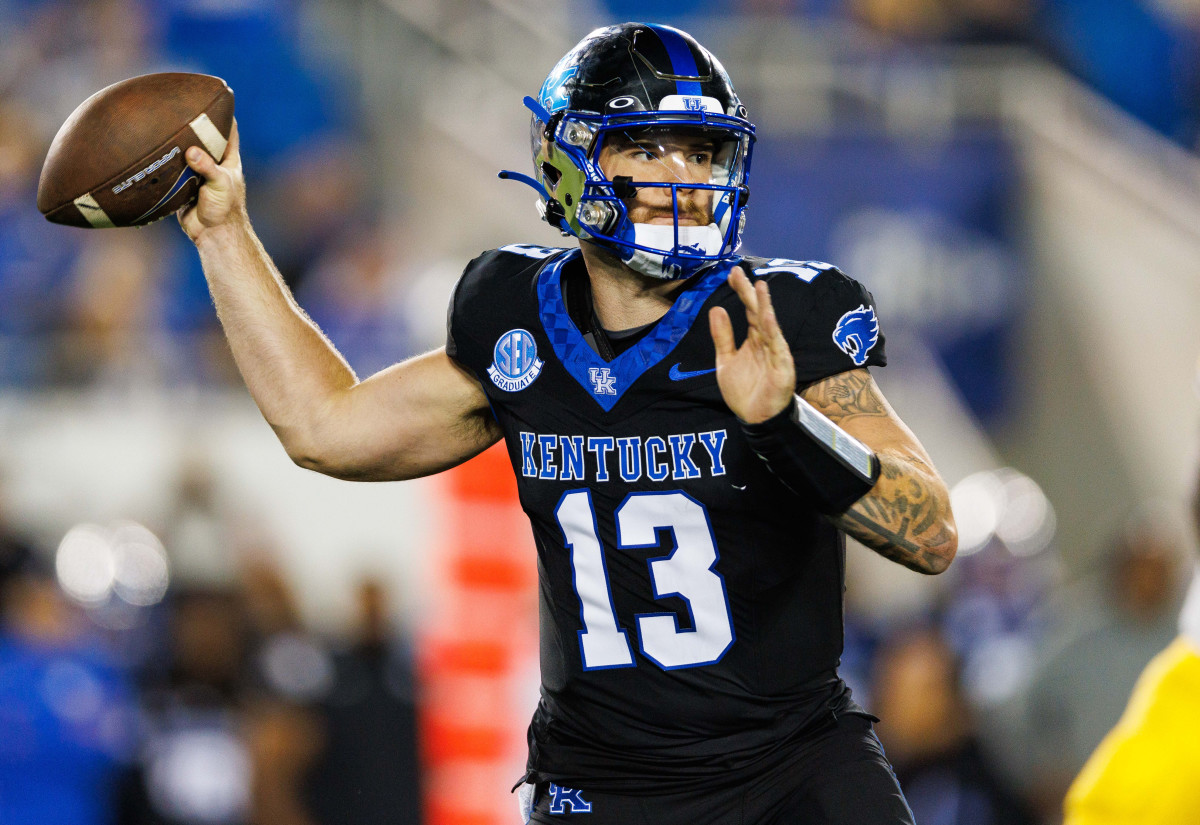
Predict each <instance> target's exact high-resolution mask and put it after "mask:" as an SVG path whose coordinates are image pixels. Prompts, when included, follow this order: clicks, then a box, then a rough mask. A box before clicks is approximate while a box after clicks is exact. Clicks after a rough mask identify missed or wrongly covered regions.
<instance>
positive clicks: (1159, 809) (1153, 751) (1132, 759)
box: [1063, 568, 1200, 825]
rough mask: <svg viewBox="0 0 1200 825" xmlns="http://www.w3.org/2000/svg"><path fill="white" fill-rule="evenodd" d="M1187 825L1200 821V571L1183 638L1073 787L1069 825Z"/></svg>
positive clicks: (1146, 677)
mask: <svg viewBox="0 0 1200 825" xmlns="http://www.w3.org/2000/svg"><path fill="white" fill-rule="evenodd" d="M1184 823H1200V568H1197V570H1196V572H1195V574H1194V575H1193V578H1192V584H1191V589H1190V590H1189V591H1188V596H1187V601H1186V602H1185V603H1184V607H1183V612H1182V614H1181V615H1180V636H1179V638H1178V639H1176V640H1175V641H1174V642H1173V643H1172V644H1171V645H1170V646H1169V647H1168V648H1167V649H1166V650H1164V651H1163V652H1162V653H1160V654H1158V655H1157V656H1155V657H1154V659H1152V660H1151V661H1150V663H1149V664H1148V665H1146V669H1145V670H1144V671H1143V672H1142V675H1141V678H1139V679H1138V682H1137V685H1136V686H1135V687H1134V689H1133V695H1132V696H1131V697H1130V699H1129V705H1128V706H1127V707H1126V708H1125V713H1124V715H1122V717H1121V720H1120V721H1119V722H1118V723H1117V726H1116V727H1115V728H1113V730H1112V732H1111V733H1109V734H1108V736H1106V737H1105V738H1104V741H1103V742H1101V743H1100V746H1099V747H1098V748H1097V749H1096V752H1095V753H1093V754H1092V756H1091V758H1090V759H1088V761H1087V764H1086V765H1084V766H1083V770H1082V771H1081V772H1080V773H1079V776H1078V777H1076V779H1075V782H1074V783H1073V784H1072V785H1071V788H1070V790H1069V791H1068V792H1067V799H1066V819H1065V820H1064V823H1063V825H1184Z"/></svg>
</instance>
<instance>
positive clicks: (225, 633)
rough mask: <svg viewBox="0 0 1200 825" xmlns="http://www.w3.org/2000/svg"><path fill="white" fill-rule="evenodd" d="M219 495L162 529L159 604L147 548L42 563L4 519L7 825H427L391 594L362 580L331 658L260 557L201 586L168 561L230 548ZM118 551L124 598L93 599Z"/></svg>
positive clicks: (213, 572) (101, 534) (0, 757)
mask: <svg viewBox="0 0 1200 825" xmlns="http://www.w3.org/2000/svg"><path fill="white" fill-rule="evenodd" d="M205 484H206V482H205V480H204V479H203V477H201V476H197V475H196V474H195V473H194V472H193V473H191V474H190V476H189V477H185V478H184V479H183V481H182V483H181V485H180V489H179V497H180V501H179V506H178V507H177V508H176V509H175V515H173V516H172V517H171V520H170V522H171V523H169V524H166V525H163V526H161V527H159V529H158V532H159V533H161V535H163V536H164V537H166V538H167V545H166V547H167V550H166V552H165V553H164V556H165V557H166V559H167V560H169V561H168V563H167V564H166V565H164V566H163V567H162V568H161V569H162V572H163V573H165V572H166V571H167V570H168V569H169V570H170V571H171V575H170V577H169V582H170V583H169V586H168V584H167V579H166V577H165V576H164V577H163V579H162V581H161V586H159V587H157V588H156V587H154V586H153V585H151V586H150V587H149V588H147V586H146V585H147V584H149V582H148V580H147V577H146V572H147V565H146V564H145V563H144V562H145V560H146V558H147V556H146V554H147V550H148V548H149V549H150V550H153V548H155V547H157V548H159V549H161V548H162V545H161V544H160V543H158V542H157V541H156V538H155V534H154V533H153V532H151V531H150V530H149V529H148V528H146V527H143V526H140V525H131V524H124V525H121V526H120V527H119V528H118V529H116V530H112V531H108V532H107V533H106V532H105V531H103V530H100V529H97V526H92V527H91V528H90V532H89V533H88V534H87V535H88V537H89V538H90V541H81V540H80V539H81V538H82V535H81V528H77V529H76V530H73V531H71V533H69V534H68V537H67V538H64V540H63V542H62V543H61V544H60V545H59V546H58V548H57V549H54V548H46V547H40V546H37V544H36V543H35V542H33V541H31V540H29V539H27V538H23V537H22V535H21V533H20V531H19V530H18V529H17V528H16V527H15V526H14V522H13V520H12V519H9V518H7V517H6V514H5V512H4V510H3V508H0V822H14V823H15V822H20V823H27V824H28V825H43V823H44V824H45V825H50V824H51V823H61V825H268V823H269V825H352V824H353V825H370V823H380V824H381V825H382V823H395V822H418V821H420V790H421V789H420V781H419V773H418V752H417V727H416V725H417V722H416V711H415V706H416V698H417V692H416V680H415V676H414V673H413V664H412V659H413V655H412V646H411V644H410V642H409V640H408V639H407V638H406V636H405V635H404V634H403V633H401V632H400V630H399V628H397V627H395V626H394V624H393V622H394V618H393V613H394V607H395V606H394V605H393V604H391V603H390V599H389V594H388V592H387V591H386V589H385V587H384V586H383V585H382V584H381V583H380V582H379V581H378V580H376V579H373V578H364V579H363V580H362V581H361V582H360V584H359V585H358V587H357V590H356V594H355V595H356V600H355V609H354V616H353V620H352V622H351V625H350V628H349V629H348V631H347V632H345V633H344V634H342V635H341V636H339V637H337V638H326V637H322V636H320V635H318V634H316V633H313V632H312V631H311V630H309V629H308V628H307V627H306V626H305V623H304V621H303V620H302V617H301V612H300V609H299V607H298V605H297V603H296V599H295V597H294V595H293V592H292V589H291V587H290V586H289V584H288V581H287V578H286V576H285V575H284V573H283V572H282V570H281V568H280V567H279V566H277V565H276V563H275V562H274V560H273V558H272V557H271V556H270V555H269V554H267V553H265V552H263V551H262V550H261V549H260V548H252V547H243V548H230V547H228V546H223V545H210V546H209V547H208V551H209V555H211V556H213V557H216V558H221V557H222V556H224V557H226V558H231V559H233V560H234V563H233V565H232V566H231V567H229V568H228V569H225V570H222V567H221V566H220V565H212V564H208V565H207V566H205V567H195V566H193V567H191V568H190V570H191V572H190V573H189V564H188V561H187V559H186V558H181V557H180V555H179V554H176V553H173V552H171V548H182V549H184V553H185V554H186V552H188V549H189V548H190V550H191V551H193V552H194V551H196V550H197V549H198V546H199V545H203V544H205V543H206V542H216V541H222V540H223V539H222V537H228V536H229V535H230V534H231V533H232V531H230V530H226V529H222V528H223V527H228V525H222V524H220V523H210V524H209V525H208V527H209V528H212V529H207V530H198V529H196V527H197V520H198V519H208V520H210V521H212V520H217V521H218V522H219V519H220V516H219V515H218V514H217V513H216V511H215V510H214V509H213V508H212V498H211V495H210V494H211V491H210V490H207V489H205V487H204V485H205ZM189 512H190V516H186V517H185V516H184V515H183V514H184V513H189ZM184 532H190V533H191V535H190V536H185V535H184ZM121 536H123V542H124V543H123V544H122V543H121V541H122V539H120V538H118V537H121ZM106 540H107V541H109V542H111V544H110V545H109V546H107V547H105V546H102V544H103V543H104V542H105V541H106ZM225 540H227V539H225ZM104 551H112V556H115V557H116V558H115V562H116V569H115V577H114V578H115V581H113V582H112V585H113V586H111V587H107V588H98V587H94V586H91V587H89V586H88V585H89V584H90V583H94V582H96V581H97V580H98V579H99V578H100V576H99V574H98V568H99V567H102V566H103V562H104V561H105V559H106V557H105V556H104V555H103V552H104ZM134 551H137V552H134ZM138 553H140V554H141V556H142V561H143V563H142V564H141V565H140V566H139V565H137V564H132V565H131V564H129V562H130V561H131V556H134V557H136V555H137V554H138ZM108 558H111V557H108ZM149 558H153V556H152V555H151V556H149ZM133 560H136V558H135V559H133ZM202 569H203V570H206V571H207V572H205V573H199V572H197V571H199V570H202ZM81 573H87V574H90V576H88V575H80V574H81ZM139 580H140V582H141V585H140V586H139ZM148 590H149V592H148Z"/></svg>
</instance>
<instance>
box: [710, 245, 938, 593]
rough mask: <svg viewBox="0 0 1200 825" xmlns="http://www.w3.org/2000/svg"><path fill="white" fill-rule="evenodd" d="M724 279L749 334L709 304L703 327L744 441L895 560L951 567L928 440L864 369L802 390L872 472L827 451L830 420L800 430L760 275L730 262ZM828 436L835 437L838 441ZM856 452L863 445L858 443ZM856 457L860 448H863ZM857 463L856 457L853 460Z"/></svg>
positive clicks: (783, 343) (783, 344) (930, 569)
mask: <svg viewBox="0 0 1200 825" xmlns="http://www.w3.org/2000/svg"><path fill="white" fill-rule="evenodd" d="M729 284H730V286H731V287H733V290H734V291H735V292H736V293H737V295H738V298H739V299H740V300H741V302H742V306H743V307H744V308H745V311H746V322H747V330H746V338H745V340H744V341H743V342H742V344H741V345H740V346H739V345H738V344H737V342H736V341H735V340H734V334H733V327H732V325H731V323H730V318H729V313H728V312H727V311H726V310H725V309H724V308H722V307H719V306H718V307H714V308H713V309H712V310H711V311H710V313H709V329H710V331H711V333H712V337H713V344H714V346H715V348H716V366H717V384H718V386H719V387H720V389H721V395H722V397H723V398H724V399H725V402H726V403H727V404H728V405H729V408H730V409H731V410H732V411H733V412H734V414H735V415H737V417H738V418H739V419H740V420H741V422H742V423H743V425H744V426H745V427H746V428H748V429H747V436H748V437H749V438H751V439H752V442H751V446H752V448H753V449H755V450H756V451H757V452H759V455H760V457H762V458H763V459H764V460H765V461H767V463H768V466H770V467H771V469H772V470H773V471H774V472H776V474H777V475H780V476H781V478H782V479H783V481H784V483H785V484H787V485H788V486H789V487H791V488H792V489H793V490H796V491H800V490H803V491H805V494H807V495H810V496H812V497H813V500H814V501H815V502H816V503H817V506H818V509H820V510H821V511H822V512H825V513H826V514H828V515H829V518H830V519H832V520H833V522H834V523H835V524H837V525H838V526H839V527H840V528H842V529H843V530H845V531H846V532H847V533H848V534H850V535H851V536H854V538H856V539H858V540H859V541H861V542H862V543H863V544H865V545H867V546H868V547H871V548H872V549H874V550H875V551H877V552H878V553H880V554H881V555H883V556H885V557H886V558H889V559H891V560H892V561H895V562H899V563H900V564H903V565H904V566H905V567H909V568H911V569H913V570H916V571H919V572H921V573H940V572H942V571H943V570H945V569H946V568H947V567H949V565H950V562H951V560H952V559H953V558H954V553H955V551H956V550H957V548H958V533H957V530H956V529H955V526H954V516H953V515H952V513H951V511H950V494H949V492H948V491H947V489H946V484H945V482H944V481H942V478H941V476H940V475H939V474H938V472H937V470H936V469H934V467H933V462H932V461H930V460H929V455H928V454H927V453H926V452H925V448H924V447H922V446H921V443H920V442H919V441H918V440H917V438H916V436H915V435H913V433H912V431H911V430H909V429H908V427H907V426H905V424H904V422H903V421H901V420H900V418H899V416H897V415H896V413H895V412H894V411H893V410H892V408H891V406H890V405H889V404H888V403H887V400H886V399H884V397H883V394H882V393H881V392H880V391H879V387H877V386H876V385H875V380H874V379H873V378H871V375H870V373H868V372H867V370H866V369H852V370H849V371H848V372H842V373H838V374H835V375H832V376H829V377H828V378H824V379H821V380H819V381H816V382H813V383H812V384H809V385H807V386H805V387H803V388H802V389H801V391H800V396H801V397H802V398H803V399H804V401H806V402H808V404H810V405H812V407H814V408H815V409H816V410H817V412H820V413H822V414H823V415H824V416H825V417H826V418H828V419H829V421H831V422H832V423H833V424H834V425H836V426H838V427H840V428H841V429H842V430H843V431H845V432H846V433H848V434H849V435H851V436H853V437H854V438H856V439H858V441H860V442H862V444H864V445H866V447H867V448H869V449H870V451H872V452H873V453H874V455H873V456H872V457H870V461H868V463H870V462H877V466H871V467H870V469H871V470H872V472H870V473H867V472H865V470H864V469H863V468H862V467H860V468H859V469H857V470H855V469H851V468H850V467H848V466H844V465H843V462H842V461H841V460H840V459H837V458H834V457H832V456H831V455H830V454H829V452H828V449H827V448H829V447H830V444H825V445H823V446H822V445H819V444H818V441H819V440H820V441H827V440H828V439H829V434H828V433H825V434H823V435H820V436H819V438H818V437H817V432H816V431H824V430H826V429H827V428H828V424H823V423H821V422H816V424H815V427H816V431H814V430H808V431H807V432H806V431H805V429H804V427H803V426H801V425H800V424H799V422H798V421H797V422H792V423H788V422H787V421H784V420H782V419H784V418H788V417H790V416H785V411H788V410H792V411H796V410H797V407H796V405H795V402H793V396H794V394H795V393H796V389H797V388H796V366H795V362H794V360H793V358H792V353H791V349H790V347H789V346H788V342H787V340H786V339H785V337H784V335H783V331H782V329H781V328H780V326H779V320H778V318H777V317H776V315H775V308H774V306H773V304H772V302H771V293H770V290H769V289H768V287H767V283H766V281H765V280H759V281H757V282H756V283H751V282H750V279H749V278H747V277H746V273H745V272H744V271H743V269H742V268H741V267H734V268H733V270H732V271H731V272H730V275H729ZM836 442H837V438H836V437H835V438H833V442H832V443H836ZM860 452H862V451H861V448H860ZM860 458H861V456H860ZM859 463H861V462H859Z"/></svg>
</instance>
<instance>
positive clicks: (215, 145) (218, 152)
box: [188, 114, 229, 163]
mask: <svg viewBox="0 0 1200 825" xmlns="http://www.w3.org/2000/svg"><path fill="white" fill-rule="evenodd" d="M188 125H189V126H191V127H192V131H193V132H195V133H196V137H198V138H200V142H201V143H203V144H204V148H205V149H207V150H208V153H209V154H210V155H212V156H213V157H214V158H216V160H217V163H220V162H221V158H223V157H224V156H225V147H226V146H227V145H229V141H228V140H226V139H225V138H224V137H222V136H221V130H220V129H218V128H217V127H216V125H215V124H214V123H213V122H212V121H211V120H209V119H208V115H206V114H201V115H200V117H198V118H196V119H195V120H193V121H192V122H191V123H189V124H188Z"/></svg>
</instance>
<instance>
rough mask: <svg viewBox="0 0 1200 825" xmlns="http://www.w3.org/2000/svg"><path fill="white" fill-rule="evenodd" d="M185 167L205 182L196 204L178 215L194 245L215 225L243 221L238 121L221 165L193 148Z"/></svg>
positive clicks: (244, 209) (244, 196)
mask: <svg viewBox="0 0 1200 825" xmlns="http://www.w3.org/2000/svg"><path fill="white" fill-rule="evenodd" d="M187 164H188V166H190V167H191V168H192V170H193V171H195V172H196V174H198V175H200V176H201V177H202V178H203V179H204V182H203V183H202V184H201V186H200V196H199V198H197V200H196V202H195V203H193V204H192V205H190V206H185V207H184V208H183V209H180V210H179V212H178V214H177V217H178V218H179V225H180V226H182V227H183V231H184V232H186V233H187V236H188V237H189V238H191V239H192V242H193V243H195V242H198V241H199V240H200V236H201V235H202V234H204V233H205V232H206V231H207V230H209V229H211V228H213V227H215V226H221V225H223V224H228V223H231V222H233V221H237V220H243V219H245V217H246V179H245V177H243V175H242V155H241V152H240V151H239V150H238V128H237V120H234V121H233V127H232V128H231V129H230V130H229V145H228V146H227V147H226V148H225V158H224V160H223V161H222V162H221V163H219V164H218V163H217V162H216V161H215V160H213V157H212V155H210V154H208V152H205V151H204V150H203V149H201V148H200V147H198V146H194V147H192V148H191V149H189V150H188V153H187Z"/></svg>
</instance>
